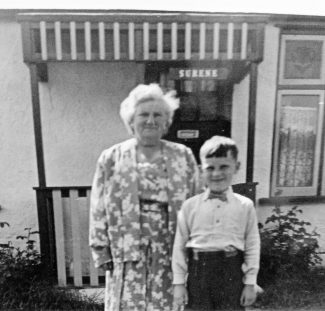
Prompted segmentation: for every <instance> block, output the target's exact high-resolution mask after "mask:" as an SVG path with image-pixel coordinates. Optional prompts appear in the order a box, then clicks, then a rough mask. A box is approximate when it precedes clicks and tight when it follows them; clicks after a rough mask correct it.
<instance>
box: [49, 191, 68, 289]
mask: <svg viewBox="0 0 325 311" xmlns="http://www.w3.org/2000/svg"><path fill="white" fill-rule="evenodd" d="M52 195H53V212H54V226H55V245H56V262H57V277H58V285H59V286H66V285H67V275H66V267H65V247H64V246H65V238H64V227H63V207H62V198H61V192H60V191H59V190H54V191H53V194H52Z"/></svg>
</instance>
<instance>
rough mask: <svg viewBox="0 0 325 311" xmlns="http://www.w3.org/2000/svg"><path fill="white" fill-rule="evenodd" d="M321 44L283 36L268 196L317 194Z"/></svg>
mask: <svg viewBox="0 0 325 311" xmlns="http://www.w3.org/2000/svg"><path fill="white" fill-rule="evenodd" d="M324 40H325V37H324V36H307V35H301V36H297V35H283V36H282V40H281V58H280V69H279V83H278V94H277V108H276V124H275V141H274V142H275V145H274V153H273V167H272V187H271V195H272V196H275V195H278V196H316V195H319V194H321V193H318V191H319V189H318V188H319V187H318V184H319V180H320V179H319V178H320V167H321V164H322V163H321V154H322V153H323V150H322V140H323V139H324V137H322V135H323V134H322V129H323V118H324V84H325V81H324V67H325V66H324V60H323V58H322V56H323V55H324V46H325V42H324ZM323 183H324V180H323Z"/></svg>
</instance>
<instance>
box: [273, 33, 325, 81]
mask: <svg viewBox="0 0 325 311" xmlns="http://www.w3.org/2000/svg"><path fill="white" fill-rule="evenodd" d="M286 41H321V42H322V51H321V57H322V59H321V66H320V67H321V69H320V78H319V79H312V78H310V79H286V78H285V77H284V70H285V65H286V64H285V56H286V54H285V52H286ZM324 58H325V36H323V35H296V34H283V35H282V36H281V46H280V68H279V84H280V85H315V84H316V85H317V84H318V85H319V84H325V59H324Z"/></svg>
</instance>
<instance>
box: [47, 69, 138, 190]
mask: <svg viewBox="0 0 325 311" xmlns="http://www.w3.org/2000/svg"><path fill="white" fill-rule="evenodd" d="M48 74H49V80H48V82H47V83H42V85H41V103H42V104H41V109H42V128H43V139H44V158H45V168H46V178H47V185H48V186H87V185H90V184H91V180H92V177H93V174H94V169H95V164H96V160H97V158H98V156H99V154H100V152H101V151H102V150H103V149H105V148H108V147H110V146H111V145H113V144H115V143H117V142H120V141H122V140H124V139H126V138H128V137H129V136H128V134H127V132H126V129H125V127H124V125H123V123H122V122H121V120H120V118H119V105H120V102H121V101H122V100H123V99H124V98H125V97H126V96H127V94H128V93H129V92H130V90H131V89H132V88H133V87H134V86H135V85H136V84H137V81H138V77H139V76H142V77H143V76H144V74H143V65H136V64H134V63H91V64H87V63H74V64H72V63H66V64H63V63H59V64H58V63H57V64H50V65H49V66H48Z"/></svg>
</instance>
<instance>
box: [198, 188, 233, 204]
mask: <svg viewBox="0 0 325 311" xmlns="http://www.w3.org/2000/svg"><path fill="white" fill-rule="evenodd" d="M225 192H226V196H227V200H228V202H230V200H231V198H232V196H233V190H232V187H228V189H227V190H226V191H225ZM209 194H210V189H209V188H206V189H205V191H204V192H203V201H206V200H208V197H209Z"/></svg>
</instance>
